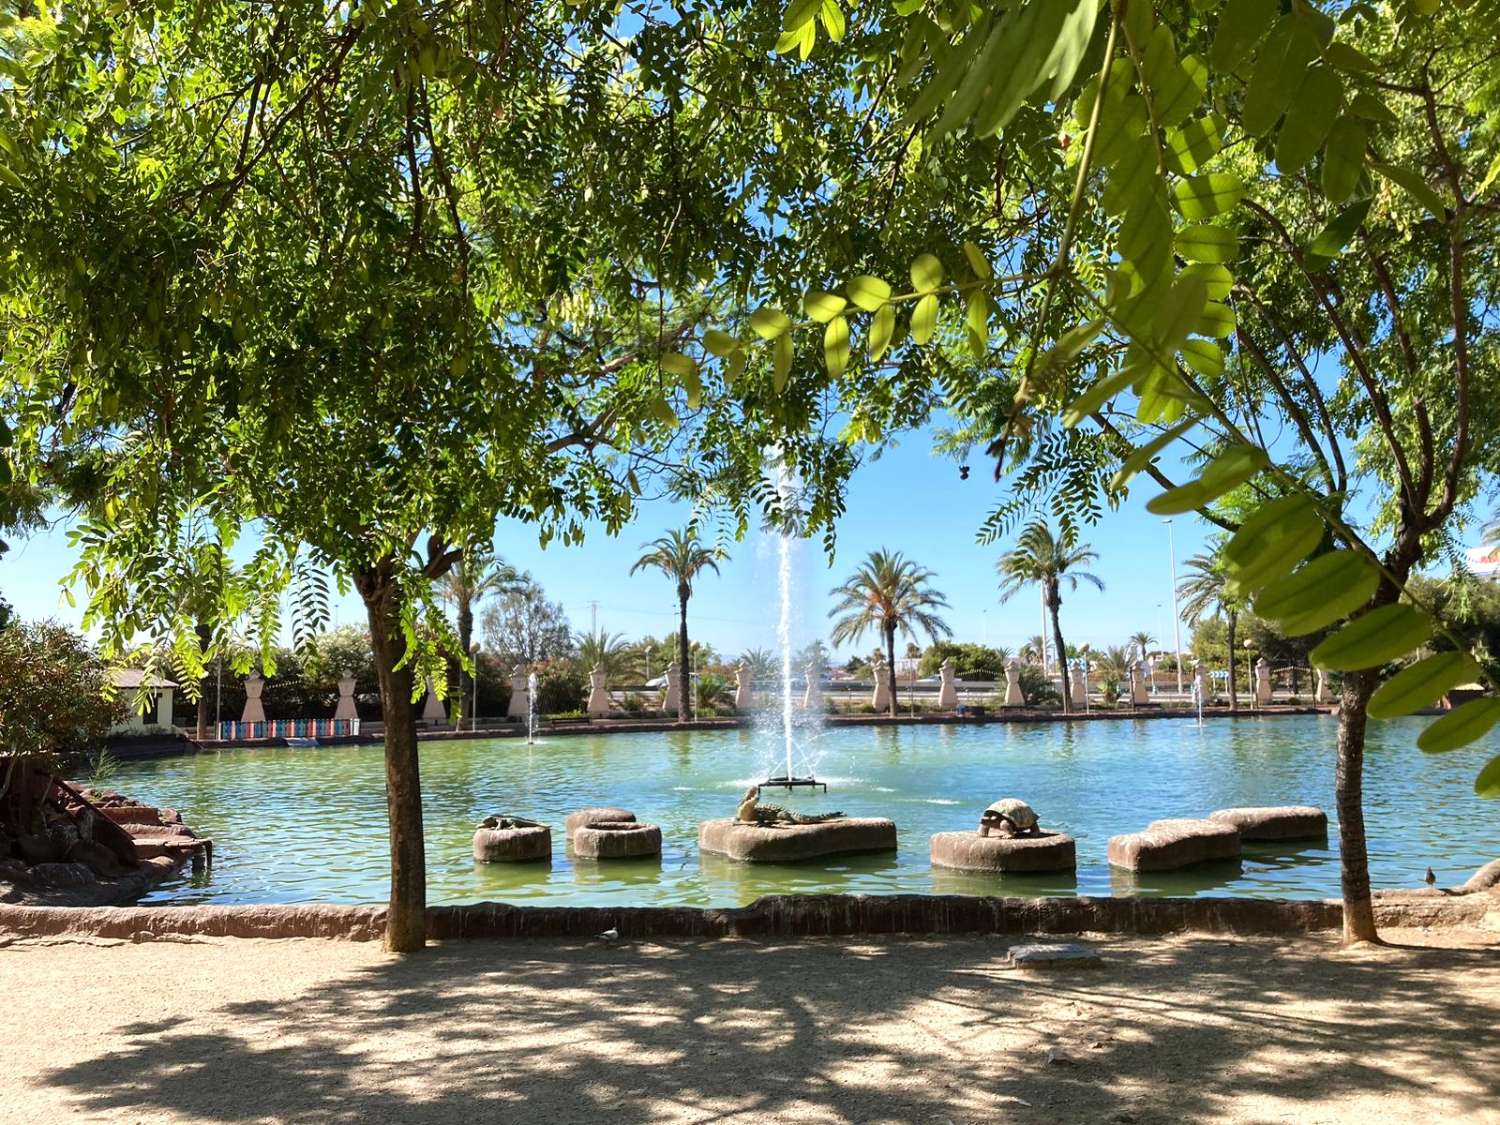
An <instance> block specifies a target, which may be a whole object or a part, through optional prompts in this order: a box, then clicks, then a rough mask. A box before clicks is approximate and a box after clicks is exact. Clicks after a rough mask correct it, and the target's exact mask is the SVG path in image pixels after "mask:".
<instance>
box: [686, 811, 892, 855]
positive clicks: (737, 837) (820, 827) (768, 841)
mask: <svg viewBox="0 0 1500 1125" xmlns="http://www.w3.org/2000/svg"><path fill="white" fill-rule="evenodd" d="M698 847H699V849H700V850H702V851H705V852H713V853H715V854H717V855H726V856H728V857H729V858H730V859H738V860H744V861H746V862H748V863H795V862H797V861H798V860H804V859H817V858H820V857H822V856H830V855H849V854H852V853H858V852H883V851H895V850H896V823H895V821H892V820H887V819H886V818H885V817H844V818H842V819H839V820H828V821H824V822H822V823H821V824H778V825H774V826H761V825H756V824H745V823H742V822H741V821H738V820H705V821H703V822H702V823H701V824H700V825H698Z"/></svg>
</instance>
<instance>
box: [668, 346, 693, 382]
mask: <svg viewBox="0 0 1500 1125" xmlns="http://www.w3.org/2000/svg"><path fill="white" fill-rule="evenodd" d="M659 362H660V363H661V369H662V370H663V371H665V372H667V373H668V374H671V375H676V376H677V377H678V378H679V379H686V378H687V377H688V376H690V375H697V374H698V361H697V360H695V359H693V357H692V356H689V355H683V354H682V353H681V352H663V353H662V356H661V359H660V361H659Z"/></svg>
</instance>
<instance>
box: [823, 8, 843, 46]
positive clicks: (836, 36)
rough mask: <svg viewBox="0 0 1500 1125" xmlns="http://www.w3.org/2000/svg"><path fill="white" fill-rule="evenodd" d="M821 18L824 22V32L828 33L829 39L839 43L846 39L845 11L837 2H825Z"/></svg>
mask: <svg viewBox="0 0 1500 1125" xmlns="http://www.w3.org/2000/svg"><path fill="white" fill-rule="evenodd" d="M819 18H821V19H822V21H823V30H824V31H826V32H828V38H830V39H832V40H833V41H834V42H835V43H837V42H838V41H839V40H840V39H842V38H843V37H844V28H845V20H844V9H842V8H840V7H839V6H838V3H837V2H836V0H823V3H822V10H821V12H820V17H819Z"/></svg>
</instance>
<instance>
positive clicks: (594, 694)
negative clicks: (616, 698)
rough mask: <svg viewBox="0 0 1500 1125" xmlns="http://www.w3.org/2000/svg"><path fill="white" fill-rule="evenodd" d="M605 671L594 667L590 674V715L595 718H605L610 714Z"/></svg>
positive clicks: (597, 666) (596, 666)
mask: <svg viewBox="0 0 1500 1125" xmlns="http://www.w3.org/2000/svg"><path fill="white" fill-rule="evenodd" d="M604 680H605V675H604V669H603V668H601V667H599V665H597V664H595V665H594V670H593V671H592V672H590V673H589V706H588V713H589V715H590V716H591V717H593V718H603V717H604V716H606V715H608V714H609V688H608V687H606V686H605V683H604Z"/></svg>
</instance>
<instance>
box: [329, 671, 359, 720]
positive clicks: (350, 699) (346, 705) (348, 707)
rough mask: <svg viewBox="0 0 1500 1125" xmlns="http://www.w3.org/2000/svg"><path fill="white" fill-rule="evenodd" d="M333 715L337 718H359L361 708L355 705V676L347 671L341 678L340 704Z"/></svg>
mask: <svg viewBox="0 0 1500 1125" xmlns="http://www.w3.org/2000/svg"><path fill="white" fill-rule="evenodd" d="M333 717H334V719H335V720H340V719H357V718H359V709H358V708H357V707H355V705H354V677H353V676H351V675H350V674H349V673H348V672H347V671H346V672H345V673H344V674H343V676H342V677H341V678H340V679H339V705H338V706H337V707H336V708H335V709H334V712H333Z"/></svg>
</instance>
